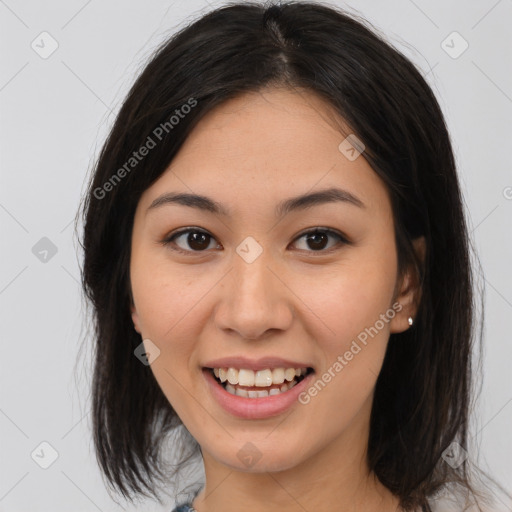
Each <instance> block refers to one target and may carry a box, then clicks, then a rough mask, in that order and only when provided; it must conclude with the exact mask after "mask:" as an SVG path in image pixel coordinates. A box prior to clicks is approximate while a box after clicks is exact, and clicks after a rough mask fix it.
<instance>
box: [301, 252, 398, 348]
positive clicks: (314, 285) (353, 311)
mask: <svg viewBox="0 0 512 512" xmlns="http://www.w3.org/2000/svg"><path fill="white" fill-rule="evenodd" d="M384 253H386V254H387V256H385V257H384V256H379V257H374V256H373V254H372V252H371V251H370V252H364V251H360V252H357V254H356V252H354V253H353V254H352V255H351V256H350V257H348V256H347V258H346V259H344V260H343V262H342V263H340V265H337V266H336V267H333V269H332V271H330V272H329V273H324V274H322V275H321V276H320V275H318V276H316V278H313V277H305V276H302V277H301V279H302V282H301V284H300V289H301V291H302V293H301V298H302V300H303V301H304V304H305V305H306V306H307V307H308V308H309V309H311V311H312V312H314V314H315V315H316V316H317V318H318V319H319V320H318V325H319V328H320V329H321V332H322V333H323V336H322V339H323V345H324V348H325V349H326V351H327V352H329V353H330V352H332V351H336V352H339V351H340V350H341V349H344V348H345V347H347V348H346V349H347V350H348V346H350V343H351V341H352V340H353V339H356V338H357V337H358V335H360V334H361V333H364V332H366V331H365V329H368V328H370V327H371V326H374V325H375V324H376V322H378V324H377V327H378V330H379V331H382V333H379V334H380V335H381V337H382V338H384V339H387V336H388V332H389V323H388V322H384V323H385V325H384V326H383V325H382V322H379V319H381V315H383V314H384V315H385V314H386V312H389V310H390V302H391V300H392V297H393V291H394V286H395V278H396V272H395V269H396V259H395V255H394V248H393V247H391V249H390V250H389V251H384ZM389 313H390V314H392V313H393V311H391V312H389ZM388 316H390V315H388ZM362 337H364V335H363V336H362ZM331 357H332V356H331Z"/></svg>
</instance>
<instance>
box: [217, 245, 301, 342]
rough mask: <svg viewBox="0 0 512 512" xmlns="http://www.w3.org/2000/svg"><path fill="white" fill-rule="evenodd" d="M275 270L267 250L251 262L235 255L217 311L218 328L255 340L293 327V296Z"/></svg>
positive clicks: (222, 287)
mask: <svg viewBox="0 0 512 512" xmlns="http://www.w3.org/2000/svg"><path fill="white" fill-rule="evenodd" d="M274 267H276V268H277V265H275V264H274V262H273V261H272V258H270V256H269V255H268V253H267V252H266V251H263V253H262V254H261V255H260V256H259V257H258V258H257V259H256V260H254V261H252V262H251V263H248V262H246V261H245V260H244V259H243V258H241V257H240V256H239V255H238V254H235V255H234V259H233V268H232V269H231V271H230V272H229V273H228V275H227V276H226V281H225V282H224V283H223V285H222V286H221V296H220V298H219V303H218V304H217V307H216V308H215V325H216V326H217V328H219V329H222V330H224V331H231V332H236V333H237V334H238V335H239V336H240V337H242V338H245V339H250V340H255V339H261V338H264V337H266V336H267V335H269V334H271V333H273V334H275V331H284V330H286V329H288V328H289V327H290V325H291V323H292V320H293V304H292V297H293V293H292V292H291V291H290V288H289V287H288V286H287V283H286V282H285V280H284V279H283V276H282V275H279V274H280V273H279V272H278V271H277V270H276V268H274ZM281 274H282V272H281Z"/></svg>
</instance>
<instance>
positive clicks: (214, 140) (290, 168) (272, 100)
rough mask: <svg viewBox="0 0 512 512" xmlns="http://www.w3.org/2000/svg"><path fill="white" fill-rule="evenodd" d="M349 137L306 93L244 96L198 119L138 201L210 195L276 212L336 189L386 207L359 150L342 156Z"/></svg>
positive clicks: (385, 197)
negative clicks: (299, 198)
mask: <svg viewBox="0 0 512 512" xmlns="http://www.w3.org/2000/svg"><path fill="white" fill-rule="evenodd" d="M350 134H351V131H350V128H349V127H348V126H347V125H346V124H345V123H344V122H343V120H342V119H341V118H339V117H338V116H337V115H336V114H335V113H334V110H333V108H332V107H331V106H330V105H328V104H327V103H326V102H324V101H323V100H322V99H320V98H319V97H318V96H316V95H315V94H313V93H311V92H309V91H303V90H300V91H297V90H293V91H292V90H290V89H272V88H269V89H265V90H262V91H257V92H251V93H246V94H243V95H241V96H238V97H236V98H234V99H231V100H228V101H226V102H224V103H222V104H220V105H218V106H217V107H215V108H214V109H213V110H211V111H210V112H208V113H207V114H206V115H205V116H204V117H203V118H202V119H201V120H200V121H199V123H198V124H197V125H196V127H195V128H194V129H193V131H192V132H191V134H190V135H189V137H188V138H187V140H186V141H185V143H184V144H183V146H182V148H181V149H180V151H179V152H178V153H177V155H176V156H175V157H174V159H173V161H172V162H171V165H170V166H169V168H168V170H167V171H165V172H164V173H163V174H162V176H161V177H160V178H159V179H158V180H157V181H156V182H155V183H154V184H153V185H152V186H151V187H150V188H149V189H148V190H146V192H145V193H144V195H143V197H142V198H141V201H142V202H143V203H144V205H145V207H146V208H147V207H149V206H150V204H151V203H152V202H154V201H155V199H157V198H158V197H159V195H161V194H164V193H168V192H188V193H195V194H200V195H203V196H209V197H211V196H212V195H213V196H215V199H216V200H217V201H218V202H220V203H222V204H223V205H226V209H228V207H229V205H232V206H233V208H232V209H230V210H233V211H236V210H237V208H238V207H239V206H240V205H241V204H243V205H244V207H249V206H250V205H255V208H256V207H261V208H263V207H266V206H268V207H270V206H271V205H272V207H275V205H276V204H277V203H282V199H283V198H285V197H290V196H295V195H303V194H305V193H306V192H308V191H310V192H314V191H315V190H320V189H326V188H330V187H337V188H342V189H343V190H345V191H347V192H348V193H349V194H352V195H353V196H355V197H357V198H359V199H360V200H361V201H362V202H363V203H364V204H365V205H367V206H368V207H369V208H373V207H380V208H381V209H382V208H388V207H389V198H388V194H387V190H386V187H385V185H384V183H383V182H382V180H381V179H380V178H379V177H378V176H377V174H376V173H375V172H374V171H373V169H372V168H371V167H370V165H369V164H368V162H367V161H366V160H365V159H364V153H362V154H361V155H360V156H359V157H357V158H355V159H354V158H353V156H354V154H355V155H356V156H357V153H354V152H352V154H347V152H346V149H347V141H346V138H347V136H348V135H350ZM349 140H351V139H349ZM348 147H351V146H348ZM356 149H361V148H360V147H357V146H356Z"/></svg>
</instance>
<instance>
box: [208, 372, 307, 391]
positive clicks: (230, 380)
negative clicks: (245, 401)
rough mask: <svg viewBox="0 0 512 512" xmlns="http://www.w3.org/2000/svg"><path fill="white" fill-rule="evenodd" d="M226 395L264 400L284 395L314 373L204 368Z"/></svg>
mask: <svg viewBox="0 0 512 512" xmlns="http://www.w3.org/2000/svg"><path fill="white" fill-rule="evenodd" d="M203 370H204V371H207V372H209V373H210V375H211V376H212V377H213V379H214V381H215V382H216V383H217V384H218V385H219V386H220V387H222V388H223V389H224V390H225V391H227V392H228V393H230V394H232V395H235V396H239V397H243V398H265V397H269V396H275V395H280V394H283V393H286V392H287V391H289V390H290V389H292V388H293V387H294V386H296V385H297V384H299V383H300V382H301V381H303V380H304V379H305V378H306V377H307V376H308V375H310V374H312V373H314V370H313V368H311V367H303V368H267V369H264V370H258V371H253V370H250V369H243V368H242V369H236V368H206V367H205V368H204V369H203Z"/></svg>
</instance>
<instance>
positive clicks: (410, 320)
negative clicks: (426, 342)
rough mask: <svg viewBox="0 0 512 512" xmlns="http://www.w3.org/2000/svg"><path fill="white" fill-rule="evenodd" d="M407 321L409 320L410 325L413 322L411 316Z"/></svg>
mask: <svg viewBox="0 0 512 512" xmlns="http://www.w3.org/2000/svg"><path fill="white" fill-rule="evenodd" d="M407 321H408V322H409V325H412V324H413V323H414V320H413V319H412V316H410V317H409V318H408V319H407Z"/></svg>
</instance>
